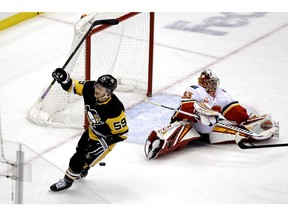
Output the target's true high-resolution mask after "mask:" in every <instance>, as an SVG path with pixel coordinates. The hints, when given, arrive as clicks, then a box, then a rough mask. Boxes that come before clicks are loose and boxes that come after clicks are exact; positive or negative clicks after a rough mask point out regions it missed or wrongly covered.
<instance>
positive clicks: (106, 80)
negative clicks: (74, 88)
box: [96, 74, 117, 93]
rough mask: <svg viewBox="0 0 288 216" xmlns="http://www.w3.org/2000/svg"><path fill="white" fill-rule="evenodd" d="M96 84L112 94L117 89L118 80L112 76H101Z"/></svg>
mask: <svg viewBox="0 0 288 216" xmlns="http://www.w3.org/2000/svg"><path fill="white" fill-rule="evenodd" d="M96 83H98V84H100V85H102V86H104V87H105V88H107V89H109V90H110V91H111V93H112V92H113V91H114V90H115V89H116V88H117V79H115V78H114V77H113V76H112V75H111V74H105V75H102V76H100V77H99V78H98V80H97V82H96Z"/></svg>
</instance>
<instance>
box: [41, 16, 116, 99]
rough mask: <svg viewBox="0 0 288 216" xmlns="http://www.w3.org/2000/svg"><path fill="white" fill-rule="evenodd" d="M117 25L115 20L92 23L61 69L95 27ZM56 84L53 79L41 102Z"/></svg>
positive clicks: (63, 67)
mask: <svg viewBox="0 0 288 216" xmlns="http://www.w3.org/2000/svg"><path fill="white" fill-rule="evenodd" d="M118 23H119V21H118V20H117V19H104V20H96V21H94V22H93V23H92V25H91V26H90V28H89V29H88V31H87V32H86V34H85V35H84V36H83V38H82V39H81V41H80V42H79V44H78V45H77V47H76V48H75V50H74V51H73V52H72V53H71V55H70V56H69V58H68V59H67V61H66V62H65V64H64V65H63V66H62V69H65V68H66V66H67V65H68V64H69V62H70V61H71V59H72V58H73V56H74V55H75V53H76V52H77V51H78V49H79V48H80V46H81V45H82V43H83V42H84V40H85V39H86V37H87V35H88V34H89V33H90V32H91V30H92V29H93V28H94V27H95V26H97V25H117V24H118ZM55 82H56V80H55V79H53V81H52V82H51V83H50V85H49V86H48V88H47V89H46V91H45V92H44V93H43V94H42V96H41V97H40V99H41V100H44V98H45V97H46V95H47V94H48V92H49V91H50V90H51V88H52V87H53V85H54V83H55Z"/></svg>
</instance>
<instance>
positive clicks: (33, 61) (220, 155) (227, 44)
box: [0, 12, 288, 209]
mask: <svg viewBox="0 0 288 216" xmlns="http://www.w3.org/2000/svg"><path fill="white" fill-rule="evenodd" d="M80 15H81V14H80V13H44V14H43V15H40V16H38V17H36V18H33V19H30V20H28V21H25V22H23V23H21V24H18V25H16V26H14V27H11V28H9V29H7V30H4V31H2V32H0V62H1V64H0V76H1V79H0V95H1V97H0V98H1V126H2V138H3V139H4V140H6V141H7V142H8V141H13V142H16V143H19V142H20V143H22V144H24V146H26V147H27V148H29V149H31V151H33V152H35V154H36V153H37V154H39V155H40V156H41V158H44V159H45V160H47V161H46V162H45V161H44V160H43V159H41V161H44V162H43V164H42V165H39V163H40V162H39V160H40V159H37V160H35V164H33V163H34V162H33V160H32V161H31V164H32V182H28V183H24V186H26V189H25V187H24V198H23V202H24V203H31V204H36V203H44V204H47V203H52V204H57V203H67V204H74V203H82V204H84V203H85V204H88V203H89V204H90V203H94V204H98V203H102V204H103V203H110V204H145V207H143V208H146V207H147V208H148V206H149V205H146V204H153V205H156V206H158V205H159V206H162V205H163V206H168V205H174V204H186V205H190V204H287V203H288V170H287V167H286V165H287V164H288V147H281V148H265V149H253V150H242V149H240V148H239V147H238V146H237V145H236V144H234V143H231V144H225V145H209V144H203V145H196V146H193V145H191V146H189V147H187V148H186V149H184V150H181V151H179V152H175V153H171V154H170V155H167V156H165V157H162V158H159V159H156V160H149V161H148V160H147V159H146V158H145V156H144V148H143V146H144V142H145V139H146V137H147V135H148V133H149V131H150V130H152V129H153V128H157V127H162V126H165V125H166V124H168V122H169V118H170V115H171V114H172V113H171V111H169V110H166V109H163V108H160V107H155V106H153V105H150V104H146V103H144V102H143V101H144V99H145V95H141V94H133V93H117V92H116V94H118V95H119V97H120V98H121V99H122V100H123V102H124V104H125V106H126V108H127V115H128V120H129V121H128V123H129V127H130V134H129V139H128V140H127V141H125V142H122V143H119V144H117V146H116V147H115V149H114V150H113V151H112V152H111V153H110V154H109V155H108V156H107V157H106V158H105V160H104V161H105V162H106V164H107V165H106V166H105V167H100V166H95V167H94V168H92V169H91V171H90V173H89V176H88V177H87V178H86V179H84V180H83V181H81V182H76V183H75V184H74V185H73V186H72V188H70V189H69V190H67V191H65V192H63V193H56V194H55V193H52V192H48V189H49V186H50V185H51V184H52V183H54V182H56V181H58V179H60V178H62V177H63V175H64V172H65V170H66V168H67V166H68V162H69V159H70V157H71V156H72V154H73V153H74V151H75V146H76V144H77V142H78V139H79V138H80V135H81V133H82V130H80V129H79V130H78V129H59V128H48V127H42V126H38V125H35V124H32V123H31V122H29V121H28V120H27V119H26V112H27V110H28V109H29V108H30V107H31V106H32V105H33V103H34V102H35V101H36V100H37V98H38V97H39V95H40V93H41V92H42V90H43V88H45V87H47V86H48V85H49V83H50V82H51V72H52V71H53V70H54V69H55V68H56V67H59V66H62V65H63V64H64V62H65V61H66V59H67V56H68V52H69V50H70V45H71V42H72V38H73V23H75V22H76V21H77V19H78V18H79V17H80ZM244 15H245V14H244V13H243V14H242V15H241V16H240V18H239V19H236V18H235V19H230V20H229V22H228V20H225V19H224V18H225V17H226V18H227V16H228V15H224V14H223V13H160V12H159V13H156V25H155V58H154V62H155V65H154V79H153V82H154V83H153V92H154V94H153V98H152V100H155V101H157V102H160V103H163V104H165V105H169V106H173V107H176V106H177V103H178V99H179V97H180V95H181V94H182V92H183V90H184V89H185V88H186V87H187V86H189V85H191V84H194V83H196V82H197V76H198V75H199V71H200V70H201V69H203V68H206V67H210V68H211V69H212V70H214V71H215V72H216V73H217V75H218V76H219V77H220V79H221V87H223V88H224V89H226V90H227V91H228V92H229V93H230V94H231V95H233V96H234V97H235V98H236V99H237V100H239V102H240V103H242V104H243V105H244V106H247V107H250V108H252V109H254V110H257V112H259V114H264V113H271V114H272V117H273V118H274V119H275V120H276V121H279V122H280V138H279V139H275V140H273V142H277V143H285V142H287V141H288V135H287V134H286V128H288V121H287V108H286V105H287V104H288V97H287V92H288V86H287V80H288V13H267V14H264V15H262V16H259V17H252V18H251V17H250V18H249V17H248V13H247V14H246V17H245V18H243V17H244ZM208 19H210V24H211V23H212V22H213V23H214V24H213V25H212V26H209V27H208V28H207V29H209V30H213V31H215V32H216V31H217V32H225V33H226V34H225V35H222V36H219V35H218V36H216V35H213V34H204V33H200V32H192V31H184V30H183V29H182V30H175V29H174V30H173V29H171V28H167V26H168V25H171V24H173V23H175V22H176V21H179V20H182V21H186V22H190V27H191V26H192V27H195V26H196V25H202V26H203V23H204V22H206V23H207V22H208V21H207V20H208ZM205 20H206V21H205ZM224 21H227V23H226V24H227V25H226V26H225V27H224V26H223V22H224ZM240 21H241V22H242V25H238V26H236V25H237V24H239V22H240ZM217 23H220V24H222V26H221V25H218V26H216V25H217ZM228 24H230V26H228ZM231 25H232V26H231ZM7 142H6V143H7ZM6 146H7V144H6V145H4V153H6V152H7V151H8V150H7V151H6V152H5V147H6ZM26 147H25V148H26ZM7 148H8V146H7ZM6 154H9V153H6ZM13 154H14V152H13ZM36 161H38V162H37V163H36ZM0 166H4V165H3V164H2V163H1V164H0ZM5 166H6V165H5ZM33 166H34V168H33ZM1 170H2V169H1ZM2 174H3V173H2ZM11 181H12V180H11V179H5V178H4V177H0V182H1V184H3V185H7V188H6V189H2V188H1V192H0V193H1V196H0V203H12V202H13V201H12V200H11V198H10V197H11ZM95 208H96V207H95ZM141 208H142V207H141ZM141 208H140V209H141Z"/></svg>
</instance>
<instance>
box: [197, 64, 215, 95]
mask: <svg viewBox="0 0 288 216" xmlns="http://www.w3.org/2000/svg"><path fill="white" fill-rule="evenodd" d="M198 84H199V85H200V86H202V87H203V88H205V90H206V91H207V92H215V91H216V89H217V88H218V86H219V84H220V79H219V78H218V77H217V75H216V74H215V73H213V72H212V70H210V69H205V70H203V71H202V72H201V74H200V76H199V78H198Z"/></svg>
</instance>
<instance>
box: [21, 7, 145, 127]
mask: <svg viewBox="0 0 288 216" xmlns="http://www.w3.org/2000/svg"><path fill="white" fill-rule="evenodd" d="M124 15H125V16H124ZM123 16H124V17H125V20H123V21H120V23H119V24H118V25H113V26H111V27H109V28H106V29H104V30H100V31H98V27H96V28H95V29H94V30H93V31H96V32H93V34H92V36H91V46H89V47H88V46H87V45H86V42H85V41H84V43H83V44H82V45H81V47H80V48H79V50H78V51H77V53H76V54H75V55H74V57H73V58H72V59H71V61H70V62H69V64H68V65H67V67H66V68H65V70H66V71H67V72H69V73H70V74H71V77H72V78H73V79H76V80H88V79H89V78H87V74H90V80H96V79H97V78H98V77H99V76H101V75H103V74H112V75H113V76H114V77H115V78H117V81H118V87H117V89H116V91H140V92H143V93H146V92H147V87H148V64H149V63H148V62H149V26H150V15H149V13H139V14H137V15H135V16H132V17H130V18H127V19H126V13H95V14H89V15H88V16H86V17H84V18H82V19H80V20H79V21H78V22H77V23H76V24H75V26H74V29H75V33H74V38H73V43H72V46H71V51H70V53H72V52H73V51H74V50H75V47H77V45H78V44H79V42H80V41H81V39H82V38H83V36H84V35H85V34H86V32H87V30H88V29H89V28H90V26H91V24H92V23H93V22H94V21H95V20H100V19H114V18H117V19H120V20H121V17H122V18H123ZM100 27H101V26H100ZM89 48H90V49H91V52H88V51H87V50H88V49H89ZM89 53H90V54H89ZM87 59H88V60H90V61H91V63H90V65H89V66H90V68H91V69H90V71H89V69H87V66H86V65H87V64H86V62H87ZM27 118H28V119H29V120H30V121H32V122H34V123H37V124H41V125H45V126H53V127H72V128H81V127H83V125H84V106H83V100H82V97H79V96H77V95H74V94H71V93H70V94H69V93H67V92H65V91H64V90H63V89H62V88H61V86H60V85H59V84H55V85H54V86H53V87H52V89H51V90H50V91H49V93H48V94H47V96H46V97H45V98H44V100H41V99H39V100H38V101H36V103H35V104H34V105H33V107H32V108H31V109H30V110H29V111H28V114H27Z"/></svg>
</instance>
